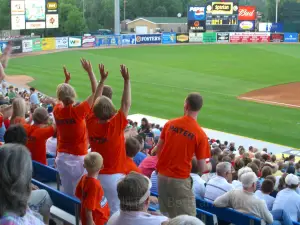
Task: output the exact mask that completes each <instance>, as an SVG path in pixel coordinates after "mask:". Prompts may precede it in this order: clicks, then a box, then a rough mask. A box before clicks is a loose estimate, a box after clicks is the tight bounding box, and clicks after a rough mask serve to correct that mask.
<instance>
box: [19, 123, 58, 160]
mask: <svg viewBox="0 0 300 225" xmlns="http://www.w3.org/2000/svg"><path fill="white" fill-rule="evenodd" d="M23 126H24V128H25V130H26V133H27V138H28V140H27V144H26V146H27V148H28V149H29V150H30V152H31V158H32V160H35V161H37V162H39V163H42V164H44V165H47V157H46V141H47V139H48V138H50V137H52V136H53V135H54V128H53V126H48V127H39V126H36V125H29V124H24V125H23Z"/></svg>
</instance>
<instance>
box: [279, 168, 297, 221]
mask: <svg viewBox="0 0 300 225" xmlns="http://www.w3.org/2000/svg"><path fill="white" fill-rule="evenodd" d="M284 181H285V185H286V188H284V189H283V190H281V191H280V192H278V194H277V196H276V199H275V201H274V204H273V210H276V209H284V210H286V212H287V213H288V214H289V215H290V217H291V218H292V220H293V221H299V220H300V195H299V194H298V193H297V192H296V189H297V188H298V186H299V178H298V177H297V176H296V175H293V174H288V175H287V176H286V177H285V179H284Z"/></svg>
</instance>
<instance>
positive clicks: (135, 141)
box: [125, 134, 144, 174]
mask: <svg viewBox="0 0 300 225" xmlns="http://www.w3.org/2000/svg"><path fill="white" fill-rule="evenodd" d="M125 137H126V140H125V148H126V156H127V157H126V174H129V173H130V172H132V171H134V172H137V173H141V170H140V169H139V168H138V167H137V165H136V164H135V162H134V161H133V158H134V156H135V155H136V154H137V153H138V152H139V151H141V150H142V149H143V146H144V140H143V138H142V137H141V136H139V135H137V134H129V135H125Z"/></svg>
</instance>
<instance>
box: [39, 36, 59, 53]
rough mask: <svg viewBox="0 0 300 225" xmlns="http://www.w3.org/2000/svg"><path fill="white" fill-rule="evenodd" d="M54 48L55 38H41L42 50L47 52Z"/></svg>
mask: <svg viewBox="0 0 300 225" xmlns="http://www.w3.org/2000/svg"><path fill="white" fill-rule="evenodd" d="M55 48H56V42H55V38H43V39H42V50H43V51H48V50H53V49H55Z"/></svg>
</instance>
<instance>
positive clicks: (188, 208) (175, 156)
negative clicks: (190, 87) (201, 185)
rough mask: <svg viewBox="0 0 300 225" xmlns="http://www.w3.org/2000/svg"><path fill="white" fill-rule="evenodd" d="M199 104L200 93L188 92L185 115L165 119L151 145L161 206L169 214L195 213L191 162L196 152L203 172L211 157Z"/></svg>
mask: <svg viewBox="0 0 300 225" xmlns="http://www.w3.org/2000/svg"><path fill="white" fill-rule="evenodd" d="M202 105H203V99H202V97H201V95H200V94H199V93H191V94H189V95H188V96H187V98H186V99H185V102H184V116H183V117H180V118H177V119H174V120H170V121H169V122H167V123H166V125H165V126H164V129H163V131H162V133H161V136H160V140H159V142H158V144H157V146H156V147H155V149H154V151H155V152H157V155H158V163H157V170H158V194H159V205H160V210H161V212H162V213H163V214H165V215H167V216H169V217H170V218H173V217H176V216H178V215H181V214H187V215H191V216H196V201H195V196H194V193H193V189H192V183H193V182H192V178H191V177H190V171H191V168H192V164H191V162H192V158H193V156H194V155H195V156H196V158H197V164H198V167H199V170H200V171H199V172H204V171H206V170H207V168H206V163H205V159H207V158H210V145H209V143H208V138H207V136H206V134H205V132H204V131H203V130H202V128H201V127H200V126H199V125H198V123H197V117H198V114H199V111H200V110H201V108H202Z"/></svg>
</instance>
